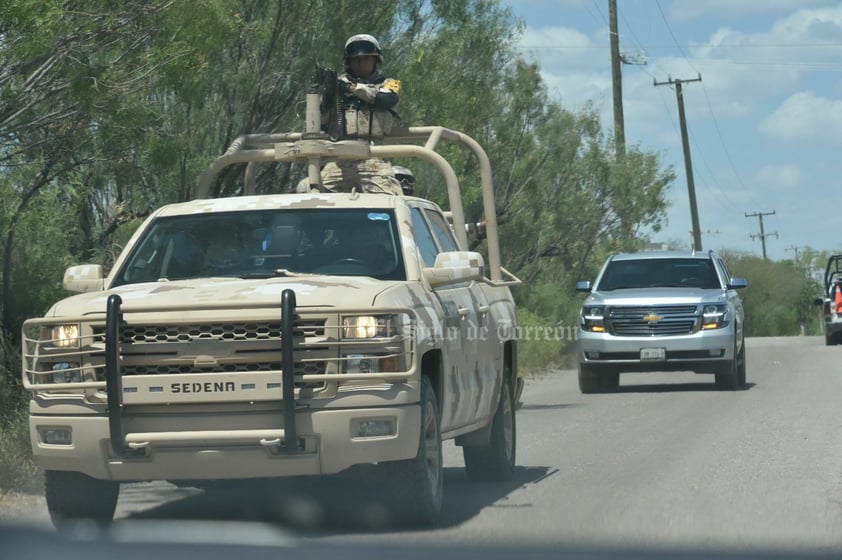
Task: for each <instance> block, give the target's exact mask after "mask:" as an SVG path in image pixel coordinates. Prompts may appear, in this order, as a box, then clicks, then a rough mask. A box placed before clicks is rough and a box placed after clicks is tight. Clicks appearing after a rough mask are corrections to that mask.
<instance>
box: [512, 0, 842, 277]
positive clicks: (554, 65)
mask: <svg viewBox="0 0 842 560" xmlns="http://www.w3.org/2000/svg"><path fill="white" fill-rule="evenodd" d="M503 3H504V5H507V6H509V7H510V8H511V10H512V12H513V13H514V14H515V15H516V16H517V17H519V18H521V19H522V20H523V22H524V23H525V25H526V27H525V30H524V33H523V36H522V37H521V40H520V45H519V48H520V50H521V52H522V54H523V55H524V56H525V57H526V58H528V59H531V60H535V61H537V62H538V63H539V64H540V66H541V72H542V75H543V77H544V80H545V82H546V84H547V85H548V87H549V91H550V94H551V95H552V96H553V98H554V99H556V100H558V101H559V102H560V103H561V104H562V105H563V106H564V107H566V108H567V109H570V110H577V109H580V108H582V107H584V106H585V105H586V104H587V103H593V104H594V105H595V106H596V107H597V108H598V109H599V110H600V112H601V114H602V116H603V120H604V122H605V126H606V130H609V131H610V130H613V112H612V84H611V60H610V54H609V34H608V0H505V1H504V2H503ZM617 5H618V27H619V38H620V51H621V53H623V54H624V55H625V56H626V57H627V58H628V59H629V60H636V61H637V62H638V63H637V64H626V65H623V112H624V116H625V135H626V143H627V144H629V145H639V146H640V147H641V148H642V149H644V150H646V151H652V152H656V153H658V154H660V156H661V158H662V161H663V163H664V164H668V165H672V166H673V167H674V169H675V172H676V175H677V178H676V180H675V182H674V183H673V185H672V187H671V188H670V190H669V193H668V198H669V200H670V202H671V206H670V210H669V212H668V218H669V223H668V225H667V227H666V229H665V230H663V231H662V232H660V233H658V234H655V235H654V239H655V240H657V241H680V242H683V243H684V244H685V246H687V245H689V239H690V233H689V232H690V230H691V229H692V227H691V218H690V210H689V201H688V193H687V178H686V175H685V172H684V169H685V166H684V155H683V148H682V143H681V133H680V128H679V119H678V105H677V101H676V96H675V90H674V89H673V87H671V86H658V87H655V86H654V83H653V82H654V81H656V80H657V81H658V82H665V81H668V80H669V79H670V78H672V79H681V80H690V79H694V78H697V77H698V76H699V75H701V78H702V81H701V82H689V83H685V84H683V90H684V98H685V99H684V102H685V112H686V116H687V125H688V131H689V136H690V148H691V159H692V162H693V178H694V183H695V190H696V199H697V204H698V209H699V222H700V229H701V231H702V244H703V247H704V248H705V249H717V250H721V249H737V250H741V251H746V252H751V253H754V254H757V255H760V254H761V250H762V246H761V241H760V239H759V238H758V237H757V236H758V234H759V233H760V224H759V219H758V218H757V217H750V218H749V217H746V214H755V213H771V212H774V215H771V214H769V215H766V216H764V217H763V225H764V229H765V233H767V234H772V233H777V237H774V236H772V235H768V236H767V237H766V253H767V256H768V258H770V259H773V260H783V259H790V258H792V257H793V256H794V255H795V254H796V251H797V252H798V253H799V254H801V253H802V252H803V251H806V250H807V249H808V248H810V249H813V250H817V251H825V250H826V251H838V252H842V219H840V218H842V189H840V187H839V183H840V182H841V181H842V153H840V147H842V2H835V1H834V2H831V1H826V0H618V1H617ZM643 62H645V64H642V63H643ZM752 235H754V236H755V238H752V237H751V236H752Z"/></svg>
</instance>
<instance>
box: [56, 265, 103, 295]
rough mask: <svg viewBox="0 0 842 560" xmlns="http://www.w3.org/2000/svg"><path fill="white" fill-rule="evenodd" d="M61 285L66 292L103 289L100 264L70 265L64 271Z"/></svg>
mask: <svg viewBox="0 0 842 560" xmlns="http://www.w3.org/2000/svg"><path fill="white" fill-rule="evenodd" d="M62 285H63V286H64V289H65V290H67V291H68V292H76V293H85V292H101V291H102V290H104V289H105V278H103V276H102V266H101V265H98V264H82V265H77V266H71V267H69V268H68V269H67V270H65V271H64V280H63V281H62Z"/></svg>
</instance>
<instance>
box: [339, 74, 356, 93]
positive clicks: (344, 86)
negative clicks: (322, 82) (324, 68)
mask: <svg viewBox="0 0 842 560" xmlns="http://www.w3.org/2000/svg"><path fill="white" fill-rule="evenodd" d="M336 85H337V86H338V87H339V91H341V92H342V93H351V86H352V85H354V83H353V82H352V81H351V80H349V79H348V78H346V77H345V76H340V77H338V78H337V79H336Z"/></svg>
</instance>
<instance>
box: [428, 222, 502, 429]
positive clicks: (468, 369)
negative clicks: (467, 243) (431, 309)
mask: <svg viewBox="0 0 842 560" xmlns="http://www.w3.org/2000/svg"><path fill="white" fill-rule="evenodd" d="M412 223H413V231H414V232H415V237H416V243H417V244H418V247H419V249H420V250H421V255H422V259H424V264H425V266H433V264H434V263H435V258H436V255H437V254H438V253H440V252H443V251H458V250H459V247H458V245H457V243H456V239H455V237H454V236H453V232H452V231H451V229H450V225H449V224H448V223H447V221H446V220H445V219H444V216H442V215H441V213H440V212H438V211H437V210H434V209H431V208H430V209H427V208H418V207H416V208H413V210H412ZM434 292H435V294H436V296H437V297H438V299H439V302H440V304H441V307H442V309H443V312H444V319H443V321H442V325H441V328H442V335H443V338H444V345H445V346H444V352H445V353H446V356H445V359H444V363H445V371H444V372H443V373H444V379H443V384H444V389H445V390H444V391H443V393H444V394H443V395H442V397H441V400H442V430H447V429H451V428H458V427H460V426H463V425H466V424H470V423H473V422H475V421H476V420H477V419H478V418H482V417H485V416H487V415H488V414H489V410H490V409H491V408H492V407H493V405H494V404H496V403H492V401H493V400H494V385H495V379H496V372H495V371H494V369H493V367H494V359H493V355H492V352H489V351H488V348H486V346H487V345H488V344H489V339H490V337H489V335H490V334H493V333H488V332H487V329H488V319H489V317H488V301H487V300H486V299H487V298H486V296H485V294H484V292H483V291H482V290H480V289H479V287H478V285H477V283H476V282H475V281H470V282H464V283H461V284H454V285H449V286H442V287H440V288H436V289H435V290H434Z"/></svg>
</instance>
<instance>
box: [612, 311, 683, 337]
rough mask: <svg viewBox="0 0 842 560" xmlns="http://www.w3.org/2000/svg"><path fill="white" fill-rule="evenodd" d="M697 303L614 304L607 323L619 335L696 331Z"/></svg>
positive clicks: (669, 334) (650, 334)
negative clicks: (622, 305)
mask: <svg viewBox="0 0 842 560" xmlns="http://www.w3.org/2000/svg"><path fill="white" fill-rule="evenodd" d="M698 319H699V315H698V306H696V305H669V306H662V307H658V306H654V307H612V308H610V309H609V310H608V321H607V323H608V324H607V326H608V330H609V332H610V333H612V334H614V335H616V336H674V335H681V334H691V333H693V332H695V331H696V330H697V325H698Z"/></svg>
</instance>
